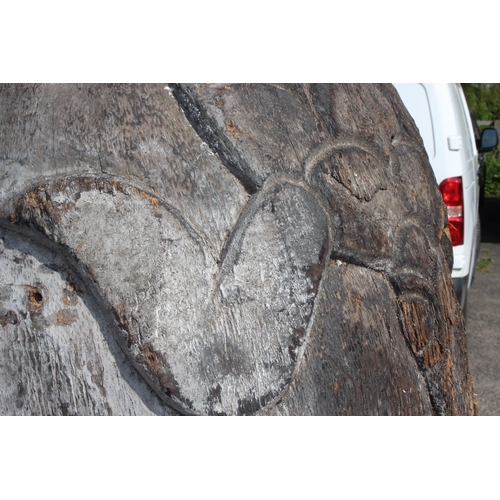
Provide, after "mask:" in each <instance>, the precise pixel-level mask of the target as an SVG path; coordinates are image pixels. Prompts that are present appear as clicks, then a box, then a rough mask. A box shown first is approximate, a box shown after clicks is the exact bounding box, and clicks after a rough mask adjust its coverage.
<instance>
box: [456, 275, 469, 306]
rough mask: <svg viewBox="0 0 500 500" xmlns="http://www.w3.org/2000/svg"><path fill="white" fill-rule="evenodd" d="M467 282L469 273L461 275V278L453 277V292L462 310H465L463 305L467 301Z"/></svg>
mask: <svg viewBox="0 0 500 500" xmlns="http://www.w3.org/2000/svg"><path fill="white" fill-rule="evenodd" d="M468 283H469V275H467V276H463V277H461V278H453V287H454V288H455V294H456V296H457V299H458V302H459V303H460V307H461V308H462V311H464V312H465V305H466V303H467V284H468Z"/></svg>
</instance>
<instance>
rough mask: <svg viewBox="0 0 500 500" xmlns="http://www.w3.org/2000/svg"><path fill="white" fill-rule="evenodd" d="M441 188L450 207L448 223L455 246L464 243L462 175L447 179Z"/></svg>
mask: <svg viewBox="0 0 500 500" xmlns="http://www.w3.org/2000/svg"><path fill="white" fill-rule="evenodd" d="M439 190H440V191H441V195H442V196H443V201H444V203H445V205H446V206H447V207H448V225H449V227H450V235H451V242H452V244H453V246H455V245H463V244H464V190H463V187H462V177H450V178H449V179H445V180H444V181H443V182H442V183H441V184H440V185H439Z"/></svg>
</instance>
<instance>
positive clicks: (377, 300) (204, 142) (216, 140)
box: [0, 84, 477, 415]
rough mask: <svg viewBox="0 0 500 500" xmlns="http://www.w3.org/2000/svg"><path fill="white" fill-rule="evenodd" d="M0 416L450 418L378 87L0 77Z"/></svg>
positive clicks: (415, 148)
mask: <svg viewBox="0 0 500 500" xmlns="http://www.w3.org/2000/svg"><path fill="white" fill-rule="evenodd" d="M0 238H1V239H0V272H1V274H0V413H1V414H4V415H17V414H19V415H24V414H28V415H29V414H37V415H61V414H64V415H67V414H72V415H102V414H104V415H108V414H109V415H125V414H126V415H129V414H130V415H182V414H185V415H254V414H258V415H432V414H438V415H470V414H475V413H477V406H476V402H475V398H474V389H473V383H472V379H471V376H470V373H469V368H468V360H467V349H466V345H467V344H466V339H465V325H464V321H463V317H462V315H461V312H460V309H459V306H458V304H457V301H456V298H455V296H454V293H453V286H452V283H451V278H450V266H451V244H450V240H449V234H448V232H447V220H446V212H445V209H444V206H443V203H442V201H441V197H440V194H439V192H438V189H437V187H436V183H435V179H434V176H433V173H432V170H431V168H430V165H429V163H428V160H427V157H426V154H425V152H424V148H423V145H422V142H421V139H420V137H419V135H418V131H417V129H416V128H415V126H414V123H413V121H412V119H411V118H410V117H409V115H408V113H407V112H406V109H405V108H404V107H403V105H402V104H401V102H400V100H399V97H398V95H397V93H396V92H395V90H394V89H393V88H392V86H391V85H366V84H365V85H312V84H311V85H299V84H296V85H246V84H239V85H229V84H228V85H222V84H221V85H198V84H196V85H184V84H183V85H177V84H175V85H174V84H172V85H168V86H166V85H2V86H0Z"/></svg>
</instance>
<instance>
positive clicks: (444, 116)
mask: <svg viewBox="0 0 500 500" xmlns="http://www.w3.org/2000/svg"><path fill="white" fill-rule="evenodd" d="M394 86H395V87H396V89H397V91H398V93H399V95H400V97H401V100H402V101H403V103H404V104H405V106H406V108H407V109H408V111H409V113H410V114H411V115H412V117H413V119H414V120H415V124H416V125H417V127H418V129H419V131H420V135H421V137H422V139H423V142H424V146H425V149H426V151H427V154H428V156H429V161H430V163H431V166H432V169H433V170H434V175H435V176H436V181H437V183H438V185H439V189H440V191H441V194H442V195H443V200H444V202H445V204H446V205H447V207H448V221H449V227H450V234H451V238H452V243H453V272H452V278H453V284H454V287H455V292H456V294H457V297H458V300H459V302H460V305H461V307H462V311H463V313H464V315H465V314H466V306H467V292H468V290H469V287H470V285H471V284H472V280H473V278H474V274H475V269H476V262H477V256H478V254H479V242H480V221H479V174H480V171H479V163H478V149H479V151H480V152H486V151H490V150H492V149H493V148H495V147H496V145H497V144H498V134H497V132H496V130H495V129H494V128H489V129H485V130H484V131H483V132H482V134H481V138H480V140H479V141H478V142H479V144H476V139H475V137H474V129H473V125H472V122H471V117H470V113H469V109H468V107H467V102H466V100H465V96H464V94H463V91H462V87H461V86H460V84H458V83H404V84H394Z"/></svg>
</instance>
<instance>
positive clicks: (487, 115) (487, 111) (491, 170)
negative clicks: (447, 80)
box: [462, 83, 500, 195]
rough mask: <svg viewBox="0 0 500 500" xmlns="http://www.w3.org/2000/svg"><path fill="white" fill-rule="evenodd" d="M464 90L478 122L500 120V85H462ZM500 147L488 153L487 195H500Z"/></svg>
mask: <svg viewBox="0 0 500 500" xmlns="http://www.w3.org/2000/svg"><path fill="white" fill-rule="evenodd" d="M462 89H463V91H464V94H465V98H466V100H467V105H468V106H469V109H470V110H471V111H472V112H473V113H474V114H475V116H476V120H485V121H493V120H500V83H462ZM499 147H500V146H499ZM499 147H497V148H496V149H494V150H493V151H492V152H491V153H486V162H487V169H486V184H485V193H486V194H495V195H500V149H499Z"/></svg>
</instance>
